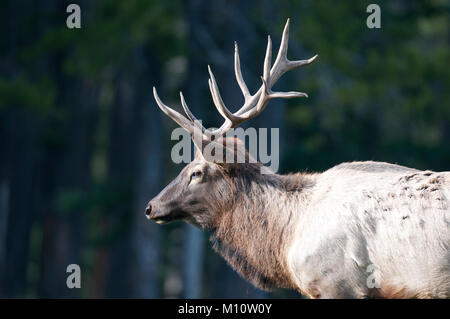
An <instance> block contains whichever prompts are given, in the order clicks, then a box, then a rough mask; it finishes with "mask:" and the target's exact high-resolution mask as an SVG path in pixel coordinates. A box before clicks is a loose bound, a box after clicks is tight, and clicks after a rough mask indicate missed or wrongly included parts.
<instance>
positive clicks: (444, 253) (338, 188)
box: [146, 20, 450, 298]
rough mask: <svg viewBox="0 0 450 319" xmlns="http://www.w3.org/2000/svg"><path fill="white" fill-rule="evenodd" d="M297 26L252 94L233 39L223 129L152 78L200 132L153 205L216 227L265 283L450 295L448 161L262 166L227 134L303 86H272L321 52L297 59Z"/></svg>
mask: <svg viewBox="0 0 450 319" xmlns="http://www.w3.org/2000/svg"><path fill="white" fill-rule="evenodd" d="M288 32H289V20H288V22H287V24H286V27H285V29H284V32H283V37H282V41H281V45H280V49H279V52H278V56H277V58H276V60H275V63H274V65H273V67H271V40H270V37H269V39H268V46H267V52H266V58H265V61H264V75H263V77H262V86H261V88H260V89H259V90H258V91H257V92H256V93H255V94H254V95H251V94H250V93H249V91H248V89H247V86H246V84H245V82H244V81H243V79H242V74H241V70H240V62H239V55H238V50H237V46H236V50H235V71H236V78H237V81H238V84H239V86H240V88H241V90H242V92H243V95H244V98H245V103H244V105H243V106H242V108H241V109H239V110H238V111H237V112H235V113H232V112H230V111H229V110H228V108H227V107H226V106H225V105H224V103H223V101H222V98H221V97H220V93H219V90H218V87H217V84H216V81H215V79H214V75H213V74H212V72H211V70H210V69H209V72H210V80H209V85H210V89H211V94H212V97H213V101H214V104H215V106H216V107H217V109H218V111H219V112H220V114H221V115H222V116H223V117H224V118H225V122H224V124H223V125H222V126H221V127H220V128H219V129H217V130H215V131H210V130H207V129H205V128H204V127H203V126H202V125H201V123H200V122H199V121H197V119H196V118H195V117H194V115H193V114H192V113H191V112H190V111H189V108H188V106H187V104H186V102H185V100H184V98H183V95H182V94H180V96H181V103H182V106H183V108H184V110H185V113H186V115H187V117H188V118H186V117H184V116H183V115H181V114H180V113H178V112H176V111H174V110H173V109H171V108H169V107H167V106H166V105H164V104H163V103H162V102H161V100H160V99H159V97H158V95H157V93H156V90H155V89H154V95H155V99H156V101H157V103H158V105H159V107H160V108H161V110H162V111H163V112H165V113H166V114H167V115H168V116H170V117H171V118H172V119H173V120H175V121H176V122H177V123H178V124H179V125H180V126H182V127H183V128H185V129H186V130H187V131H189V132H190V133H191V135H192V137H193V142H194V145H195V146H196V148H197V151H196V156H195V159H194V161H192V162H191V163H189V164H188V165H187V166H186V167H185V168H184V169H183V170H182V171H181V173H180V174H179V175H178V177H177V178H176V179H175V180H174V181H172V182H171V183H170V184H169V185H168V186H167V187H166V188H165V189H164V190H163V191H162V192H161V193H160V194H159V195H157V196H156V197H155V198H154V199H153V200H151V201H150V202H149V204H148V207H147V209H146V215H147V217H148V218H149V219H151V220H154V221H156V222H157V223H161V224H162V223H167V222H170V221H173V220H184V221H187V222H189V223H191V224H193V225H196V226H198V227H201V228H203V229H205V230H207V231H210V232H211V234H212V235H211V241H212V242H213V248H214V249H215V250H216V251H217V252H218V253H219V254H221V255H222V256H223V257H224V258H225V259H226V260H227V262H228V263H229V264H230V265H231V266H232V267H233V268H234V269H235V270H236V271H237V272H238V273H240V274H241V275H242V276H243V277H244V278H246V279H247V280H249V281H250V282H251V283H253V284H254V285H255V286H257V287H259V288H262V289H271V288H272V287H285V288H291V289H296V290H298V291H300V292H301V293H303V294H305V295H308V296H309V297H312V298H450V231H449V227H450V202H449V201H450V172H432V171H419V170H416V169H412V168H407V167H403V166H399V165H394V164H388V163H381V162H352V163H343V164H340V165H338V166H335V167H333V168H331V169H329V170H327V171H325V172H323V173H314V174H307V173H297V174H289V175H278V174H263V173H262V164H261V163H258V162H256V161H254V160H252V158H251V156H250V155H249V154H248V152H247V151H246V149H245V146H244V145H243V144H242V143H241V142H239V141H238V140H236V139H233V138H230V137H225V134H226V133H227V132H228V131H229V130H230V129H232V128H235V127H237V126H238V125H239V124H240V123H242V122H244V121H246V120H248V119H251V118H253V117H255V116H257V115H258V114H259V113H261V112H262V111H263V110H264V108H265V106H266V105H267V102H268V101H269V100H270V99H272V98H291V97H306V94H305V93H298V92H273V91H272V89H271V88H272V86H273V85H274V83H275V81H276V80H277V79H278V78H279V77H280V76H281V75H283V74H284V73H285V72H287V71H289V70H291V69H294V68H298V67H301V66H303V65H307V64H309V63H311V62H312V61H313V60H314V59H315V58H316V56H315V57H313V58H311V59H309V60H302V61H289V60H288V59H287V57H286V51H287V41H288ZM211 143H213V145H214V146H215V147H217V148H216V149H217V150H222V151H223V152H224V154H231V156H232V158H234V159H236V157H237V156H238V155H243V157H244V158H245V161H244V162H243V163H238V161H226V160H223V161H217V160H215V159H217V157H215V159H212V158H211V156H210V155H207V154H205V152H204V150H205V147H206V146H208V145H211ZM216 155H217V154H216ZM224 158H225V156H224ZM227 159H228V157H227Z"/></svg>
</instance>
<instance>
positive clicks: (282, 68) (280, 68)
mask: <svg viewBox="0 0 450 319" xmlns="http://www.w3.org/2000/svg"><path fill="white" fill-rule="evenodd" d="M289 25H290V19H287V21H286V25H285V26H284V30H283V35H282V37H281V44H280V49H279V50H278V54H277V58H276V60H275V63H274V64H273V68H272V70H271V72H270V75H271V77H272V81H273V82H272V84H274V83H275V82H276V81H277V80H278V79H279V78H280V77H281V76H282V75H283V74H284V73H286V72H287V71H290V70H293V69H296V68H299V67H302V66H304V65H308V64H310V63H311V62H313V61H314V60H315V59H316V58H317V57H318V55H317V54H316V55H315V56H313V57H312V58H310V59H307V60H298V61H290V60H289V59H288V58H287V49H288V43H289Z"/></svg>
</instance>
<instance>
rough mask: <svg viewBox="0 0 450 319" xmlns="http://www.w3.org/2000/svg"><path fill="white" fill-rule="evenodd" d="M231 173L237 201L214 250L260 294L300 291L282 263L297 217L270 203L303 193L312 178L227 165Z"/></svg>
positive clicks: (220, 223)
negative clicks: (281, 289)
mask: <svg viewBox="0 0 450 319" xmlns="http://www.w3.org/2000/svg"><path fill="white" fill-rule="evenodd" d="M227 169H228V172H227V175H226V177H227V179H228V180H229V183H231V184H232V185H233V186H234V187H233V189H234V191H235V195H234V196H233V202H232V203H231V205H230V206H229V208H228V210H226V211H225V212H223V213H222V214H221V215H220V218H219V219H218V220H217V224H216V226H215V228H214V232H213V235H212V237H211V240H212V242H213V248H214V250H215V251H217V252H218V253H219V254H220V255H222V256H223V257H224V258H225V260H227V262H228V263H229V264H230V265H231V266H232V267H233V268H234V269H235V270H236V271H237V272H238V273H239V274H241V275H242V276H243V277H244V278H246V279H247V280H249V281H250V282H251V283H252V284H254V285H255V286H257V287H259V288H261V289H265V290H269V289H271V288H272V287H274V286H278V287H285V288H296V286H295V285H294V283H293V282H292V281H291V279H290V275H289V271H288V268H287V265H286V263H285V262H284V261H285V260H287V259H286V254H287V245H288V244H289V243H290V242H291V239H292V235H293V225H294V224H295V220H296V217H297V216H295V215H294V212H292V211H289V210H286V211H285V210H283V209H282V208H281V207H279V206H278V205H277V204H276V203H271V202H270V198H271V196H274V195H275V196H277V197H278V198H282V197H287V196H291V195H292V193H297V192H301V191H303V190H304V188H305V187H309V186H310V184H311V183H310V182H309V179H308V177H307V176H306V175H302V174H294V175H287V176H281V175H275V174H273V175H262V174H260V164H237V165H229V166H228V167H227ZM270 193H271V194H270ZM296 195H297V194H296ZM268 199H269V200H268Z"/></svg>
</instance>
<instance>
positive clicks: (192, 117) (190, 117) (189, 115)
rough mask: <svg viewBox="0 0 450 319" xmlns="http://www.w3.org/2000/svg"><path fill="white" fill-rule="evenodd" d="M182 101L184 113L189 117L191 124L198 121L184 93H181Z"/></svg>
mask: <svg viewBox="0 0 450 319" xmlns="http://www.w3.org/2000/svg"><path fill="white" fill-rule="evenodd" d="M180 100H181V106H183V110H184V113H186V115H187V116H188V117H189V119H190V120H191V122H195V121H197V118H196V117H195V116H194V114H192V112H191V110H190V109H189V107H188V106H187V103H186V100H185V99H184V96H183V92H181V91H180Z"/></svg>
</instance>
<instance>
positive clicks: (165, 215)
mask: <svg viewBox="0 0 450 319" xmlns="http://www.w3.org/2000/svg"><path fill="white" fill-rule="evenodd" d="M145 216H146V217H147V219H149V220H153V221H154V222H156V223H158V224H166V223H168V222H170V221H171V220H172V217H171V216H170V211H167V210H164V209H161V208H159V205H157V204H156V203H152V202H150V203H148V205H147V207H146V208H145Z"/></svg>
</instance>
